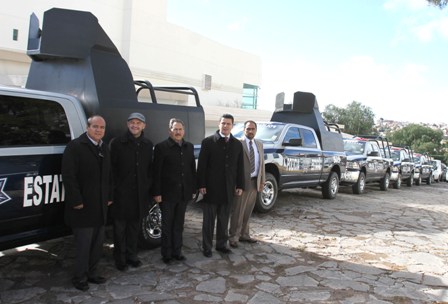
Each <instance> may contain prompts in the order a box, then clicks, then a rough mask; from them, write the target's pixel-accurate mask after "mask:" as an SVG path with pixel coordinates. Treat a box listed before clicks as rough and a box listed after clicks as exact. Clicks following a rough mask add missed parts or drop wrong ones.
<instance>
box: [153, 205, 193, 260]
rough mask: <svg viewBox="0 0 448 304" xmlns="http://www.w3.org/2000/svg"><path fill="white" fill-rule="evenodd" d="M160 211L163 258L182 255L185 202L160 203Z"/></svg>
mask: <svg viewBox="0 0 448 304" xmlns="http://www.w3.org/2000/svg"><path fill="white" fill-rule="evenodd" d="M159 206H160V210H161V211H162V246H161V254H162V257H164V258H172V257H174V256H180V255H181V254H182V244H183V233H184V222H185V211H186V209H187V202H186V201H179V202H167V201H163V202H161V203H160V205H159Z"/></svg>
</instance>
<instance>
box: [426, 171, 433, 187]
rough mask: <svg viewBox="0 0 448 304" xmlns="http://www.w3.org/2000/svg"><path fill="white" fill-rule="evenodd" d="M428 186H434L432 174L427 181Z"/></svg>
mask: <svg viewBox="0 0 448 304" xmlns="http://www.w3.org/2000/svg"><path fill="white" fill-rule="evenodd" d="M426 184H427V185H431V184H432V172H431V173H430V174H429V176H428V179H427V180H426Z"/></svg>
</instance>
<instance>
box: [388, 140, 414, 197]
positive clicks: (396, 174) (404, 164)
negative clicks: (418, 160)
mask: <svg viewBox="0 0 448 304" xmlns="http://www.w3.org/2000/svg"><path fill="white" fill-rule="evenodd" d="M390 152H391V155H390V157H391V158H392V160H393V168H392V175H391V183H392V186H393V187H394V188H395V189H400V188H401V184H402V183H403V182H405V183H406V185H407V186H408V187H412V185H413V184H414V166H415V165H414V156H413V152H412V149H411V148H410V147H408V146H404V147H398V146H391V147H390Z"/></svg>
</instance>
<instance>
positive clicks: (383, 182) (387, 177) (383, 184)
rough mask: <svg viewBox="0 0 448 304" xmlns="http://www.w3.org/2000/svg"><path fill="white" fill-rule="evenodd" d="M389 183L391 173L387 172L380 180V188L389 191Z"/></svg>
mask: <svg viewBox="0 0 448 304" xmlns="http://www.w3.org/2000/svg"><path fill="white" fill-rule="evenodd" d="M389 183H390V174H389V172H386V175H384V177H383V178H382V179H381V181H380V189H381V190H382V191H387V189H389Z"/></svg>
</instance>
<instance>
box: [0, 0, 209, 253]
mask: <svg viewBox="0 0 448 304" xmlns="http://www.w3.org/2000/svg"><path fill="white" fill-rule="evenodd" d="M27 54H28V55H29V56H30V57H31V59H32V63H31V67H30V71H29V75H28V79H27V83H26V88H25V89H18V88H8V87H1V86H0V250H3V249H6V248H12V247H16V246H20V245H23V244H28V243H30V242H36V241H42V240H46V239H50V238H54V237H58V236H62V235H65V234H67V233H69V231H68V228H67V227H66V226H65V225H64V204H63V202H64V197H65V193H64V185H63V181H62V178H61V160H62V154H63V152H64V148H65V146H66V144H67V143H68V142H69V141H70V140H72V139H74V138H76V137H78V136H79V135H81V134H82V133H84V132H85V130H86V125H87V124H86V119H87V117H89V116H91V115H93V114H99V115H102V116H103V117H104V118H105V120H106V137H105V138H104V140H105V142H106V143H107V142H108V141H109V140H110V139H111V138H113V137H115V136H117V135H119V134H122V133H123V132H124V130H125V128H126V119H127V116H128V115H129V114H130V113H132V112H141V113H143V114H144V115H145V116H146V118H147V119H148V120H149V124H148V128H147V131H146V130H145V131H146V135H147V136H148V138H150V139H151V140H152V141H153V142H154V143H157V142H160V141H161V140H163V139H166V137H167V136H168V132H167V127H168V121H169V119H170V118H172V117H177V118H180V119H182V120H183V121H184V122H185V124H186V125H187V127H186V130H187V133H186V135H185V137H186V139H187V140H188V141H190V142H192V143H194V144H198V145H199V144H200V142H201V140H202V139H203V138H204V136H205V119H204V110H203V108H202V106H201V105H200V102H199V97H198V94H197V92H196V90H195V89H194V88H189V87H153V86H152V85H151V84H150V83H149V82H147V81H137V82H134V80H133V78H132V75H131V72H130V69H129V67H128V65H127V64H126V62H125V61H124V60H123V58H122V57H121V55H120V54H119V52H118V50H117V48H116V47H115V45H114V44H113V43H112V41H111V40H110V39H109V37H108V36H107V35H106V33H105V32H104V31H103V29H102V28H101V26H100V25H99V24H98V20H97V18H96V17H95V16H93V15H92V14H91V13H89V12H81V11H73V10H65V9H57V8H54V9H51V10H48V11H46V12H45V14H44V22H43V27H42V29H40V28H39V21H38V20H37V18H36V16H35V15H32V16H31V19H30V31H29V40H28V50H27ZM136 88H137V89H136ZM144 91H148V92H149V96H151V100H150V102H140V101H139V100H138V96H139V95H141V94H142V92H144ZM160 91H163V92H166V91H168V92H170V94H174V93H179V94H181V95H180V96H182V97H181V98H184V100H185V101H186V103H187V102H188V100H189V99H190V98H192V99H193V100H192V103H194V106H187V105H185V106H182V105H170V104H158V103H157V97H156V93H157V92H160ZM160 220H161V216H160V210H158V208H157V207H156V206H155V207H153V208H151V211H150V212H149V214H148V215H147V216H146V217H145V218H144V220H143V222H142V226H141V231H140V241H141V242H140V243H141V245H142V247H145V248H151V247H155V246H158V245H159V243H160V233H161V229H160V224H161V223H160Z"/></svg>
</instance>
